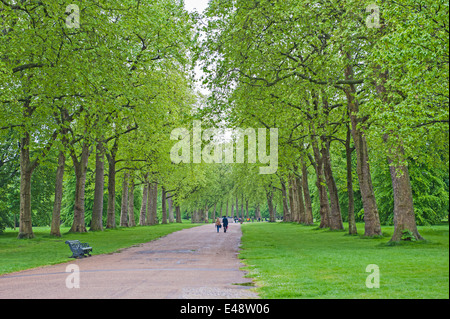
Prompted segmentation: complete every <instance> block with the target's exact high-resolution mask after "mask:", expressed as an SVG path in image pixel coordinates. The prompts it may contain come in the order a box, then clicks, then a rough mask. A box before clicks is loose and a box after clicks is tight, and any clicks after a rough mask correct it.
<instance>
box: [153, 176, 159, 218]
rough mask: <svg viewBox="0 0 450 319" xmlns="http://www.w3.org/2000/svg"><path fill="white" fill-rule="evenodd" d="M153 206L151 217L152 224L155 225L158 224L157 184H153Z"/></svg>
mask: <svg viewBox="0 0 450 319" xmlns="http://www.w3.org/2000/svg"><path fill="white" fill-rule="evenodd" d="M152 202H153V206H152V210H153V211H152V215H153V219H154V221H153V223H154V224H155V225H158V224H159V219H158V183H156V182H155V183H154V184H153V200H152Z"/></svg>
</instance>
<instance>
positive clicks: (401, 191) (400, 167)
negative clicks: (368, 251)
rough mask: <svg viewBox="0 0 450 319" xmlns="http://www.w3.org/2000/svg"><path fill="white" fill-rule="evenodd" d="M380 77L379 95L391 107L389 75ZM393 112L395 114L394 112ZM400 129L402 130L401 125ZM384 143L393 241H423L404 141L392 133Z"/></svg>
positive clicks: (387, 134)
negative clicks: (388, 88) (387, 166)
mask: <svg viewBox="0 0 450 319" xmlns="http://www.w3.org/2000/svg"><path fill="white" fill-rule="evenodd" d="M379 76H380V79H381V83H380V84H377V85H376V89H377V93H378V94H379V95H380V99H381V100H382V101H383V102H384V103H386V104H388V105H389V104H390V103H391V101H390V98H389V96H388V92H387V90H386V88H385V83H386V82H387V80H388V76H389V73H388V71H385V72H383V73H381V74H380V75H379ZM391 111H392V112H394V110H391ZM398 129H400V123H399V127H398ZM383 141H384V143H385V145H386V147H387V150H388V163H389V172H390V174H391V181H392V188H393V192H394V234H393V235H392V238H391V241H400V240H423V238H422V236H421V235H420V234H419V231H418V230H417V224H416V216H415V213H414V202H413V194H412V188H411V181H410V177H409V170H408V163H407V160H406V158H405V149H404V147H403V141H402V140H401V138H400V137H399V136H396V135H395V134H394V132H392V131H391V132H388V133H385V134H384V136H383Z"/></svg>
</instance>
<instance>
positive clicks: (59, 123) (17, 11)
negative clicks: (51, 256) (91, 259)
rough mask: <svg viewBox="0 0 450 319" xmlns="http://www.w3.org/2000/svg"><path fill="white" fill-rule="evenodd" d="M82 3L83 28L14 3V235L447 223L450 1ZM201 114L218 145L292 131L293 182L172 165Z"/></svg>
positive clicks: (288, 154)
mask: <svg viewBox="0 0 450 319" xmlns="http://www.w3.org/2000/svg"><path fill="white" fill-rule="evenodd" d="M73 4H75V5H76V6H77V7H78V8H79V22H80V23H79V25H76V23H75V24H74V23H73V22H74V20H73V19H75V20H76V19H77V17H76V16H75V17H73V12H74V9H73V8H72V9H69V10H68V9H67V6H68V4H65V3H64V4H63V3H61V2H56V1H26V0H24V1H12V0H0V232H1V230H2V229H3V228H5V227H15V226H16V225H18V227H19V232H18V238H33V237H34V234H33V226H44V225H49V226H51V230H50V233H51V235H54V236H61V232H60V226H61V225H65V226H69V227H70V231H71V232H86V231H88V230H89V231H102V230H103V229H105V228H115V227H117V226H121V227H134V226H137V225H154V224H157V223H170V222H181V219H182V218H190V219H191V221H192V222H211V221H212V219H214V218H215V217H218V216H224V215H228V216H238V217H242V218H249V217H255V218H259V217H267V218H268V220H269V221H271V222H274V221H275V220H276V219H277V217H278V218H279V219H282V220H283V221H284V222H295V223H301V224H305V225H312V224H317V225H318V226H319V227H320V228H329V229H331V230H344V223H348V229H346V231H348V232H349V233H350V234H357V233H361V234H363V235H364V236H368V237H372V236H381V235H382V230H381V225H384V224H389V225H394V226H395V230H394V234H393V236H392V240H393V241H399V240H402V239H408V240H420V239H422V236H421V235H420V233H419V232H418V230H417V225H425V224H434V223H438V222H440V221H441V220H442V219H444V218H448V210H449V202H448V193H449V190H448V187H449V185H448V184H449V183H448V176H449V173H448V149H449V145H448V139H449V136H448V133H449V130H448V121H449V119H448V116H449V105H448V91H449V90H448V89H449V88H448V81H449V78H448V71H449V69H448V62H449V61H448V51H449V47H448V41H449V40H448V37H449V34H448V17H449V15H448V9H449V8H448V1H441V0H437V1H436V0H434V1H431V0H425V1H417V0H405V1H402V2H401V3H397V2H394V1H389V0H388V1H365V0H363V1H360V0H359V1H354V0H331V1H314V2H311V1H303V0H283V1H273V0H211V1H210V4H209V7H208V9H207V10H206V12H205V14H204V15H199V14H197V13H188V12H187V11H186V10H185V9H184V6H183V2H182V1H178V0H151V1H138V0H128V1H117V0H111V1H108V3H107V4H103V3H99V2H98V1H94V0H85V1H74V3H73ZM75 22H76V21H75ZM195 65H200V66H202V68H203V72H204V79H203V84H204V85H205V86H207V87H208V89H209V92H210V93H209V94H207V95H206V96H203V95H202V94H201V93H199V92H198V91H197V89H196V84H195V80H194V77H193V71H194V66H195ZM195 120H201V121H202V126H203V128H204V129H208V128H215V129H218V130H222V131H223V133H224V134H223V138H216V139H211V138H210V139H205V138H204V139H203V146H205V145H207V144H208V143H209V144H210V145H216V146H218V145H220V146H223V147H221V148H217V149H223V148H224V147H225V146H226V145H229V144H230V143H234V145H237V143H238V141H239V140H240V139H244V141H245V142H247V141H249V140H250V139H249V138H245V137H243V136H240V135H234V134H231V133H230V132H229V131H228V129H234V128H243V129H246V128H254V129H256V131H257V128H265V129H270V128H277V129H278V145H279V148H278V169H277V171H276V173H275V174H260V170H259V168H260V167H261V166H263V165H266V164H262V163H253V162H252V161H250V160H249V156H248V154H247V152H245V155H246V156H245V160H244V163H226V164H225V163H222V164H216V163H206V162H203V163H179V164H176V163H173V162H172V159H171V154H170V153H171V149H172V147H173V145H174V144H175V143H176V141H174V140H173V139H172V138H171V133H172V132H173V130H174V129H176V128H186V129H187V130H188V131H189V132H192V129H193V123H194V121H195ZM244 145H246V151H248V146H247V143H245V144H244ZM193 149H195V147H194V148H192V149H191V150H190V152H191V151H192V152H194V150H193ZM189 155H191V154H189ZM192 155H193V156H194V157H195V154H192ZM216 155H217V154H216ZM237 156H238V155H237V154H235V157H237ZM191 158H192V156H191ZM357 222H363V223H364V230H360V229H357V227H356V223H357Z"/></svg>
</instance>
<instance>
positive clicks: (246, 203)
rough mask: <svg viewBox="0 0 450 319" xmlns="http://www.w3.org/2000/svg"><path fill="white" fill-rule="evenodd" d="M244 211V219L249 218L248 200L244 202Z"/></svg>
mask: <svg viewBox="0 0 450 319" xmlns="http://www.w3.org/2000/svg"><path fill="white" fill-rule="evenodd" d="M245 211H246V214H247V216H246V218H247V219H248V218H250V217H249V215H248V199H247V200H246V201H245Z"/></svg>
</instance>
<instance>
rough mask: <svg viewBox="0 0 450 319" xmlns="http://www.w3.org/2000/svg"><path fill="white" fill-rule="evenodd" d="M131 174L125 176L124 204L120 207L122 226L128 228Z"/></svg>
mask: <svg viewBox="0 0 450 319" xmlns="http://www.w3.org/2000/svg"><path fill="white" fill-rule="evenodd" d="M129 177H130V174H129V173H128V172H127V173H124V174H123V183H122V204H121V206H120V226H121V227H128V179H129Z"/></svg>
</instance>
